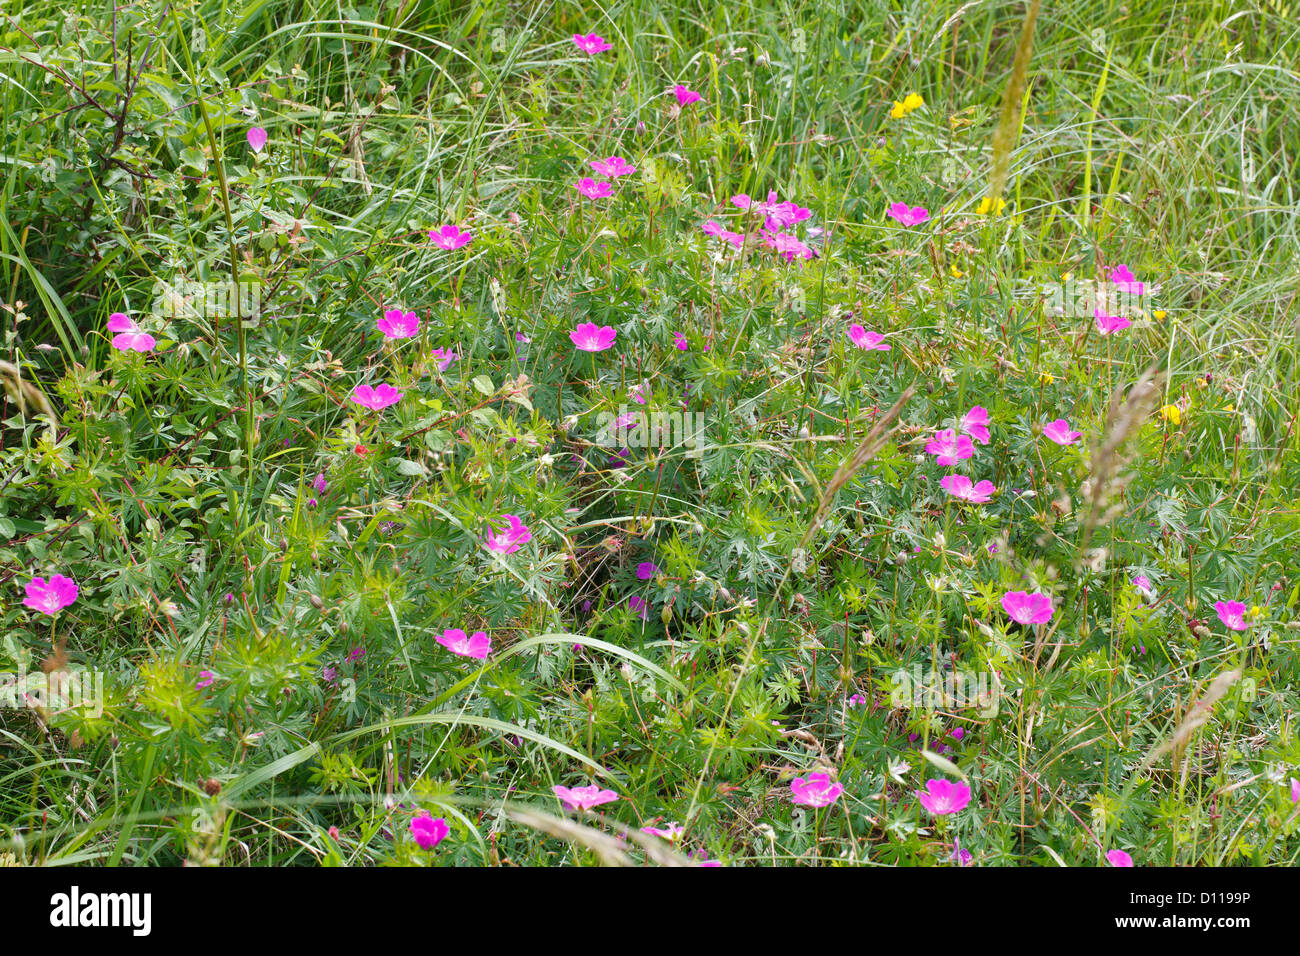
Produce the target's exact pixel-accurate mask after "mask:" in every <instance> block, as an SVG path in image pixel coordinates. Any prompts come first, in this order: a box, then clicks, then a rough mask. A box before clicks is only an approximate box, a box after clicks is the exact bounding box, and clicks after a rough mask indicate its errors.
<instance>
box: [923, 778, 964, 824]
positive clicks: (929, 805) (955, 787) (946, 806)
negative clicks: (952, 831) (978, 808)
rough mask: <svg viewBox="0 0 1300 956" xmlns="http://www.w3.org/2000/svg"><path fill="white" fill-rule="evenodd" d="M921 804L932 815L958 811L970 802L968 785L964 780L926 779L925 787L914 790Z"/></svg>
mask: <svg viewBox="0 0 1300 956" xmlns="http://www.w3.org/2000/svg"><path fill="white" fill-rule="evenodd" d="M916 795H917V796H918V797H920V798H921V806H923V807H925V809H927V810H929V811H930V813H931V814H933V815H934V816H936V817H938V816H943V815H945V814H948V813H960V812H961V811H962V810H963V809H965V807H966V804H968V803H970V785H969V784H968V783H966V782H965V781H961V780H959V781H957V782H956V783H953V782H952V781H950V780H927V781H926V782H925V789H924V790H918V791H916Z"/></svg>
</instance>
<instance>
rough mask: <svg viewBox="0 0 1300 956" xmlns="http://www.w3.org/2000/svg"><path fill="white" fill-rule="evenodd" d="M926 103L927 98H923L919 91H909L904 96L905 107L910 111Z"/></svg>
mask: <svg viewBox="0 0 1300 956" xmlns="http://www.w3.org/2000/svg"><path fill="white" fill-rule="evenodd" d="M924 105H925V100H923V99H921V95H920V94H919V93H908V94H907V95H906V96H905V97H903V109H904V110H905V111H906V112H908V113H910V112H912V110H915V109H920V108H921V107H922V106H924Z"/></svg>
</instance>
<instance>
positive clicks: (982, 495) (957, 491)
mask: <svg viewBox="0 0 1300 956" xmlns="http://www.w3.org/2000/svg"><path fill="white" fill-rule="evenodd" d="M939 487H940V488H942V489H943V490H944V491H946V492H948V494H950V495H952V496H953V497H954V498H959V499H961V500H962V501H969V502H970V503H971V504H973V505H985V504H988V503H989V500H990V498H991V497H992V495H993V492H994V491H996V490H997V489H996V488H994V487H993V482H991V481H989V480H988V479H987V478H986V479H984V480H983V481H981V482H979V483H978V484H974V485H972V484H971V480H970V479H969V478H967V477H966V476H965V475H944V476H943V477H942V478H940V479H939Z"/></svg>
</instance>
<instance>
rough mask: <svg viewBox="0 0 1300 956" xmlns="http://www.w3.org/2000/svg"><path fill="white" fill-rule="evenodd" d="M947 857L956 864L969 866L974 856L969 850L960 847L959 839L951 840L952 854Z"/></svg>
mask: <svg viewBox="0 0 1300 956" xmlns="http://www.w3.org/2000/svg"><path fill="white" fill-rule="evenodd" d="M948 859H950V860H952V861H953V862H954V863H956V864H957V865H958V866H970V864H971V860H973V859H974V857H973V856H972V855H971V852H970V850H966V849H963V848H962V845H961V843H960V841H958V840H953V841H952V855H951V856H949V857H948Z"/></svg>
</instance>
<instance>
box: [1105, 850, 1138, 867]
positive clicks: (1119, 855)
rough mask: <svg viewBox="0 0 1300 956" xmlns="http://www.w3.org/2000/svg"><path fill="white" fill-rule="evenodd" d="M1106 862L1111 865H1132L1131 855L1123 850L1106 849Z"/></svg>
mask: <svg viewBox="0 0 1300 956" xmlns="http://www.w3.org/2000/svg"><path fill="white" fill-rule="evenodd" d="M1106 862H1107V863H1109V864H1110V865H1111V866H1132V865H1133V857H1131V856H1129V855H1128V854H1127V853H1125V852H1124V851H1123V850H1108V851H1107V852H1106Z"/></svg>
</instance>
